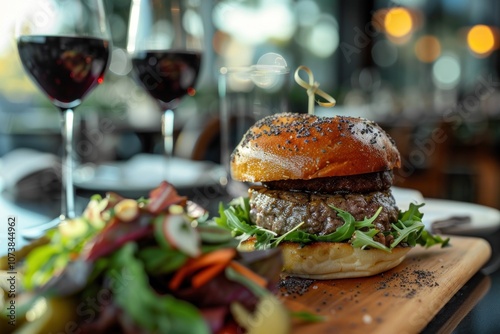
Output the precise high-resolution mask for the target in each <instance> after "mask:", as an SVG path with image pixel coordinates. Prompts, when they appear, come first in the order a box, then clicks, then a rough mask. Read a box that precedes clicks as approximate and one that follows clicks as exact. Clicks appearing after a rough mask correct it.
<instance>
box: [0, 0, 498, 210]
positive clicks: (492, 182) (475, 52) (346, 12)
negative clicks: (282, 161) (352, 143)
mask: <svg viewBox="0 0 500 334" xmlns="http://www.w3.org/2000/svg"><path fill="white" fill-rule="evenodd" d="M40 1H43V0H40ZM187 1H189V2H190V3H191V5H192V6H193V8H195V7H197V8H199V9H200V10H199V11H198V12H191V13H190V15H189V16H188V15H186V17H185V18H184V20H185V21H186V22H185V24H186V25H188V26H190V27H192V29H199V28H200V27H203V29H204V31H205V37H206V39H205V43H206V45H205V54H204V55H203V64H202V66H203V67H202V75H201V77H200V79H199V81H198V84H197V90H196V93H195V94H193V96H186V97H185V98H183V100H182V103H181V105H180V106H179V107H178V109H177V110H176V115H177V116H176V117H177V118H176V134H177V135H178V137H177V140H176V154H177V155H178V156H179V157H183V158H187V159H192V160H202V161H206V160H208V161H213V162H215V163H219V162H220V160H221V157H220V149H219V146H220V135H219V127H218V117H219V99H218V94H217V77H218V73H219V69H220V67H221V66H240V65H250V64H254V63H255V62H256V61H257V59H259V57H260V56H261V55H263V54H265V53H267V52H276V53H279V54H281V55H282V56H283V57H284V58H285V59H286V61H287V63H288V66H289V68H290V70H291V74H292V75H291V76H290V86H289V87H290V94H289V106H290V109H291V111H294V112H306V108H307V95H306V93H305V91H304V90H303V89H302V88H300V87H299V86H298V85H297V84H295V83H294V82H293V71H294V70H295V69H296V68H297V67H298V66H299V65H306V66H308V67H309V68H310V69H311V70H312V71H313V73H314V75H315V79H316V80H317V81H318V82H319V83H320V87H321V89H322V90H324V91H326V92H328V93H329V94H331V95H332V96H334V97H335V99H336V100H337V106H335V107H334V108H333V109H331V110H328V111H324V110H321V108H318V112H327V113H333V114H340V115H351V116H363V117H367V118H370V119H373V120H375V121H377V122H378V123H379V124H380V125H381V126H382V127H383V128H385V129H386V130H387V131H388V132H389V133H390V134H391V135H392V136H393V138H394V139H395V140H396V143H397V145H398V147H399V149H400V151H401V154H402V157H403V166H402V168H401V169H400V170H399V171H397V172H396V184H397V185H398V186H401V187H409V188H414V189H417V190H420V191H421V192H422V193H423V195H424V196H427V197H435V198H448V199H454V200H461V201H467V202H473V203H479V204H483V205H488V206H493V207H497V208H498V207H500V191H499V188H500V176H499V175H500V173H499V171H500V168H499V166H500V78H499V70H500V59H499V51H498V47H499V46H500V30H499V27H500V3H499V2H498V1H494V0H406V1H365V0H354V1H330V0H274V1H264V0H220V1H216V0H203V1H201V0H187ZM20 3H22V1H16V2H14V1H2V2H0V17H1V19H0V32H1V33H0V78H1V80H0V157H3V156H6V155H8V154H9V153H10V152H12V151H14V150H16V149H19V148H31V149H34V150H36V151H40V152H49V153H53V154H59V153H60V150H61V148H60V140H59V133H60V129H59V125H60V124H59V115H58V111H56V110H55V109H54V107H52V106H51V105H50V104H49V102H48V100H47V99H46V97H45V96H43V95H42V94H41V93H40V92H39V91H38V90H37V89H36V88H35V87H34V85H33V83H32V82H31V81H30V80H29V78H28V77H27V76H26V74H25V72H24V71H23V69H22V66H21V64H20V61H19V59H18V55H17V51H16V47H15V41H14V39H13V25H14V20H15V18H16V13H17V12H18V8H19V6H20ZM105 4H106V8H107V13H108V15H109V16H108V19H109V24H110V27H111V31H112V35H113V52H112V59H111V63H110V66H109V70H108V73H107V75H106V78H105V82H104V83H103V84H102V85H100V87H98V88H97V89H96V90H95V91H94V92H92V93H91V94H90V96H89V97H88V98H87V99H86V101H85V102H84V103H83V104H82V105H81V106H80V107H79V108H77V109H76V113H77V116H78V122H79V130H78V133H77V137H78V142H77V143H76V145H75V146H76V150H77V155H78V156H77V157H76V158H77V160H78V161H79V162H80V163H81V164H88V163H91V164H100V163H105V162H108V161H126V160H128V159H130V158H132V157H133V156H135V155H136V154H139V153H153V154H161V151H162V148H161V145H162V144H161V133H160V115H161V113H160V112H159V110H158V107H157V105H156V104H155V102H154V101H152V100H151V98H150V97H149V96H148V95H147V94H146V93H145V92H144V91H143V89H142V88H141V87H139V86H138V85H137V84H136V83H135V81H134V80H133V79H132V75H131V68H132V67H131V64H130V61H129V59H128V56H127V53H126V49H125V48H126V41H127V24H128V17H129V9H130V1H128V0H106V1H105ZM48 10H50V9H48ZM41 15H42V16H43V13H41ZM41 19H43V17H41Z"/></svg>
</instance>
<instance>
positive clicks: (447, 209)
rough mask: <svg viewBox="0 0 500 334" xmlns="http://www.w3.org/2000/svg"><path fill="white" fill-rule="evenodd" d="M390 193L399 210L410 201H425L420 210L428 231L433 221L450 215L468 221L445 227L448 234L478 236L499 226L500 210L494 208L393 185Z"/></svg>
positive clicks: (418, 202)
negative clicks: (428, 195) (427, 194)
mask: <svg viewBox="0 0 500 334" xmlns="http://www.w3.org/2000/svg"><path fill="white" fill-rule="evenodd" d="M392 194H393V196H394V198H395V200H396V204H397V206H398V207H399V208H400V209H401V210H406V209H407V208H408V207H409V205H410V203H415V204H421V203H425V205H424V206H423V207H422V208H420V211H421V212H422V213H423V214H424V217H423V222H424V224H425V226H426V228H427V229H428V230H429V231H430V230H431V227H432V223H433V222H435V221H438V220H445V219H449V218H451V217H469V218H470V223H466V224H457V225H455V226H453V227H447V228H446V230H445V231H446V233H449V234H459V235H471V236H472V235H475V236H480V235H487V234H489V233H493V232H495V231H496V230H498V229H499V228H500V211H499V210H497V209H495V208H491V207H487V206H483V205H479V204H473V203H467V202H458V201H451V200H445V199H434V198H424V197H423V196H422V194H421V193H420V192H419V191H417V190H414V189H407V188H399V187H393V188H392Z"/></svg>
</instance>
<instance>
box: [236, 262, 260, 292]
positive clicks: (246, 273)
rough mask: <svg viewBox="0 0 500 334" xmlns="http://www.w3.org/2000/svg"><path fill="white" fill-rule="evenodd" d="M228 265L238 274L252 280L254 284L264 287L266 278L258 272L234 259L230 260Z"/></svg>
mask: <svg viewBox="0 0 500 334" xmlns="http://www.w3.org/2000/svg"><path fill="white" fill-rule="evenodd" d="M229 266H230V267H231V268H233V269H234V270H235V271H236V272H238V273H239V274H241V275H243V276H245V277H246V278H248V279H249V280H251V281H253V282H254V283H255V284H257V285H260V286H261V287H263V288H265V287H266V286H267V280H266V279H265V278H264V277H262V276H260V275H259V274H256V273H255V272H253V271H252V270H250V269H248V268H247V267H245V266H244V265H242V264H241V263H239V262H236V261H231V262H230V263H229Z"/></svg>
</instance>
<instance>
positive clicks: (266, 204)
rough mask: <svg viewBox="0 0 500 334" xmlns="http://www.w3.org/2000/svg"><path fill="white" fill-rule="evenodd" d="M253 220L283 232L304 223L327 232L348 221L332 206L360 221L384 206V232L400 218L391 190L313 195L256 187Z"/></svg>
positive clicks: (314, 231) (314, 230)
mask: <svg viewBox="0 0 500 334" xmlns="http://www.w3.org/2000/svg"><path fill="white" fill-rule="evenodd" d="M249 196H250V219H251V220H252V222H254V223H255V224H256V225H257V226H261V227H263V228H266V229H268V230H272V231H274V232H276V233H277V234H279V235H282V234H284V233H286V232H288V231H290V230H291V229H292V228H294V227H295V226H297V225H298V224H300V223H301V222H304V224H303V225H302V226H301V228H300V230H302V231H305V232H308V233H311V234H317V235H325V234H329V233H332V232H335V230H336V229H337V228H338V227H340V226H342V225H343V224H344V220H343V219H342V218H340V217H339V216H338V215H337V211H335V210H334V209H332V208H331V207H330V206H334V207H336V208H339V209H341V210H344V211H347V212H349V213H350V214H351V215H353V216H354V218H355V219H356V220H363V219H364V218H365V217H371V216H373V215H374V214H375V212H376V211H377V210H378V209H379V207H382V208H383V209H382V212H381V213H380V214H379V216H378V217H377V219H376V220H375V221H374V225H375V226H376V228H377V229H378V230H380V232H384V231H387V230H390V228H391V226H390V225H391V223H394V222H396V221H397V219H398V208H397V207H396V202H395V200H394V197H393V196H392V193H391V191H390V190H385V191H375V192H370V193H366V194H332V195H328V194H313V193H306V192H291V191H283V190H272V189H268V188H265V187H252V188H250V190H249Z"/></svg>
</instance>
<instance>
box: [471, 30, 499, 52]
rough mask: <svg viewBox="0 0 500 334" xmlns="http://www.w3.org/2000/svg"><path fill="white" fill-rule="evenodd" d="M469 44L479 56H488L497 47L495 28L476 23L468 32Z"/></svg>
mask: <svg viewBox="0 0 500 334" xmlns="http://www.w3.org/2000/svg"><path fill="white" fill-rule="evenodd" d="M467 45H468V46H469V49H470V50H471V51H472V52H473V53H474V54H476V55H478V56H487V55H489V54H490V53H491V51H493V49H494V47H495V35H494V33H493V30H492V29H491V28H490V27H488V26H486V25H482V24H479V25H475V26H474V27H472V28H471V29H470V30H469V32H468V33H467Z"/></svg>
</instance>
